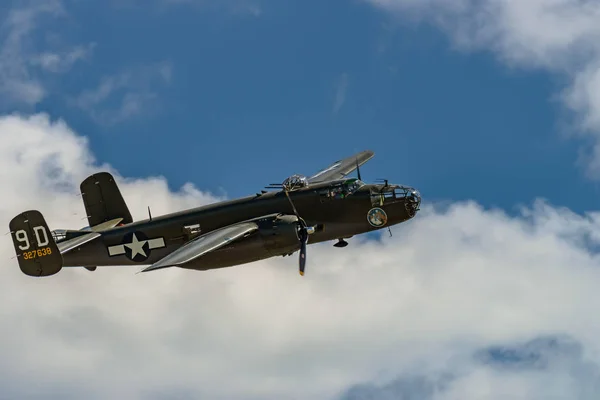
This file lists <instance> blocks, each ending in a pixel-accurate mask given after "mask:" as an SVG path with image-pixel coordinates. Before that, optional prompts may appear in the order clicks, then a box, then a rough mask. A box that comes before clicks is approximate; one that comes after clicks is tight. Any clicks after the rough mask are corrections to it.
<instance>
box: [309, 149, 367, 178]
mask: <svg viewBox="0 0 600 400" xmlns="http://www.w3.org/2000/svg"><path fill="white" fill-rule="evenodd" d="M374 155H375V153H374V152H373V151H371V150H365V151H361V152H360V153H357V154H355V155H353V156H350V157H347V158H344V159H343V160H339V161H336V162H334V163H333V164H331V165H330V166H329V167H327V168H325V169H322V170H321V171H319V172H317V173H316V174H314V175H313V176H311V177H310V178H308V182H309V183H316V182H325V181H332V180H336V179H342V178H343V177H345V176H346V175H348V174H349V173H351V172H352V171H354V170H355V169H356V168H357V166H360V165H363V164H364V163H366V162H367V161H369V160H370V159H371V158H373V156H374Z"/></svg>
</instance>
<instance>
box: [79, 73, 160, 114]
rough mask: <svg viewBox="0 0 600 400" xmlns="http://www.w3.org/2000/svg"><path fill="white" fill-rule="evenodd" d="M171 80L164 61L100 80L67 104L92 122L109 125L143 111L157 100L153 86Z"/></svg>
mask: <svg viewBox="0 0 600 400" xmlns="http://www.w3.org/2000/svg"><path fill="white" fill-rule="evenodd" d="M171 77H172V65H171V64H170V63H169V62H166V61H165V62H161V63H157V64H154V65H147V66H142V67H132V68H127V69H125V70H123V71H121V72H120V73H118V74H115V75H112V76H106V77H104V78H103V79H102V80H101V82H100V83H99V84H98V86H97V87H96V88H94V89H90V90H86V91H83V92H82V93H80V94H79V95H78V96H77V97H75V98H73V99H71V103H72V104H73V105H75V106H77V107H79V108H81V109H83V110H85V111H87V112H88V113H89V114H90V115H91V117H92V118H93V119H94V120H95V121H96V122H99V123H103V124H106V125H112V124H115V123H118V122H121V121H123V120H125V119H128V118H131V117H135V116H138V115H140V114H142V113H143V112H145V111H147V108H148V107H150V106H151V105H152V104H153V102H154V101H155V100H156V98H157V94H156V93H155V92H154V90H153V88H154V86H155V85H156V84H167V83H169V82H170V81H171ZM114 103H116V105H114Z"/></svg>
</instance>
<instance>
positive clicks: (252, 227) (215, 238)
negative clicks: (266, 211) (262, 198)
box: [140, 222, 258, 272]
mask: <svg viewBox="0 0 600 400" xmlns="http://www.w3.org/2000/svg"><path fill="white" fill-rule="evenodd" d="M257 229H258V225H257V224H256V223H255V222H242V223H239V224H235V225H229V226H226V227H224V228H221V229H218V230H216V231H212V232H209V233H207V234H205V235H202V236H199V237H197V238H196V239H193V240H192V241H190V242H188V243H186V244H184V245H183V246H182V247H180V248H179V249H177V250H175V251H174V252H172V253H171V254H169V255H168V256H166V257H164V258H163V259H161V260H160V261H157V262H155V263H154V264H152V265H151V266H149V267H147V268H145V269H143V270H141V271H140V272H148V271H154V270H157V269H161V268H167V267H177V266H180V265H183V264H185V263H188V262H190V261H192V260H194V259H196V258H198V257H201V256H203V255H204V254H206V253H208V252H211V251H213V250H217V249H219V248H221V247H223V246H225V245H227V244H229V243H231V242H233V241H235V240H237V239H239V238H241V237H243V236H245V235H246V234H248V233H251V232H254V231H256V230H257Z"/></svg>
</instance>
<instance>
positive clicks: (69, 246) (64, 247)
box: [58, 232, 102, 254]
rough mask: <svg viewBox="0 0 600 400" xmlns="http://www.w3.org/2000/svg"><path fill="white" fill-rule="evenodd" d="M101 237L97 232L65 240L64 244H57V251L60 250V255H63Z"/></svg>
mask: <svg viewBox="0 0 600 400" xmlns="http://www.w3.org/2000/svg"><path fill="white" fill-rule="evenodd" d="M100 236H102V235H101V234H100V233H98V232H92V233H87V234H85V235H81V236H77V237H74V238H73V239H69V240H65V241H64V242H59V243H58V249H59V250H60V254H65V253H67V252H69V251H71V250H73V249H76V248H77V247H79V246H81V245H83V244H85V243H88V242H91V241H92V240H94V239H96V238H99V237H100Z"/></svg>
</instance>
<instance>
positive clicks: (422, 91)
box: [0, 0, 600, 400]
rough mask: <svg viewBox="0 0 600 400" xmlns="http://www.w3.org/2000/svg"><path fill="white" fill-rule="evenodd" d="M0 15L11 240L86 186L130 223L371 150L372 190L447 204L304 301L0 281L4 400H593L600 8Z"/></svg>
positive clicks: (6, 213) (334, 4) (12, 278)
mask: <svg viewBox="0 0 600 400" xmlns="http://www.w3.org/2000/svg"><path fill="white" fill-rule="evenodd" d="M0 17H1V19H2V24H1V25H0V138H1V139H2V140H0V177H1V178H0V180H1V181H2V182H3V190H4V192H3V193H5V196H4V198H3V202H2V204H0V219H4V220H5V221H6V224H8V220H9V219H10V218H12V217H13V216H14V215H15V214H16V213H18V212H21V211H22V210H23V209H25V208H39V209H40V210H43V212H44V215H45V216H46V217H47V218H48V221H49V222H50V225H51V226H52V227H53V228H54V227H55V226H56V227H75V228H78V227H81V226H83V225H84V224H85V222H83V219H85V218H84V217H82V215H81V212H82V205H81V199H80V198H79V197H76V196H73V192H76V191H77V190H78V185H79V183H80V181H81V180H82V179H83V178H85V177H86V176H88V175H89V174H91V173H92V172H95V171H97V170H98V169H100V168H102V169H103V168H105V167H106V168H111V170H112V171H113V172H115V171H116V172H117V173H118V174H119V176H120V177H123V178H137V179H136V180H132V179H123V180H122V181H121V182H120V187H121V188H122V190H123V192H124V196H125V198H126V201H127V203H128V205H129V206H130V208H131V210H132V213H133V214H134V219H139V218H145V216H146V206H147V205H151V206H152V211H153V215H159V214H163V213H166V212H169V211H175V210H181V209H184V208H191V207H194V206H197V205H201V204H206V203H208V202H213V201H215V200H216V198H215V197H214V196H213V195H216V196H221V195H223V194H226V195H227V196H228V197H238V196H244V195H248V194H252V193H254V192H256V191H258V190H260V189H262V188H263V187H264V186H265V185H268V184H270V183H275V182H281V181H282V180H283V179H285V178H286V177H287V176H289V175H291V174H294V173H303V174H306V175H310V174H312V173H314V172H316V171H317V170H319V169H321V168H323V167H325V166H327V165H329V164H330V163H332V162H333V161H335V160H337V159H338V158H341V157H345V156H348V155H350V154H353V153H355V152H358V151H361V150H363V149H371V150H374V151H375V153H376V156H375V158H374V159H372V160H371V161H370V162H369V163H368V164H367V165H365V166H364V167H363V168H362V176H363V179H364V180H366V181H373V180H375V179H381V178H387V179H389V180H390V181H392V182H396V183H404V184H408V185H412V186H415V187H417V188H418V189H420V191H421V193H422V195H423V198H424V203H425V204H428V205H431V204H435V205H440V204H444V205H447V206H448V207H439V208H436V209H432V208H430V207H423V210H422V211H421V212H420V213H419V214H418V216H417V218H415V219H413V220H411V221H410V222H408V223H406V224H402V225H400V226H398V227H394V228H393V229H394V236H393V238H389V237H388V236H387V232H383V235H384V236H382V237H385V239H384V240H380V241H372V240H367V238H352V239H351V240H350V246H348V247H347V248H345V249H343V250H338V249H334V250H333V251H332V247H331V246H330V245H331V243H326V244H323V245H322V246H320V245H319V246H311V247H310V256H309V260H310V261H309V266H308V268H309V273H307V276H306V277H304V278H306V279H302V280H299V279H298V275H297V264H296V263H297V260H296V259H295V258H293V257H286V258H284V259H283V260H281V259H279V258H278V259H269V260H266V261H263V262H260V263H253V264H251V265H250V266H247V267H239V268H238V267H236V268H230V269H224V270H219V271H208V272H202V273H196V272H195V271H185V270H180V269H172V270H167V271H163V273H157V274H139V275H135V274H133V272H132V270H131V269H127V268H120V267H118V268H104V269H103V268H99V269H98V270H97V271H96V272H94V273H89V272H88V271H83V270H76V271H73V270H70V271H64V270H63V271H61V273H60V274H57V275H56V276H54V277H51V279H49V280H45V281H39V280H30V279H29V277H25V276H23V274H21V273H20V271H19V270H18V267H17V265H16V262H15V261H14V260H12V261H11V263H12V264H11V268H4V269H1V270H0V275H2V276H0V291H1V292H3V293H4V296H5V297H6V299H8V300H7V301H4V302H1V303H0V314H2V315H3V316H4V317H3V318H4V321H5V324H4V326H5V327H6V329H4V330H3V331H2V332H0V352H1V353H2V354H3V360H2V361H0V370H1V371H3V372H4V373H3V374H2V377H1V378H0V387H2V388H3V390H4V393H9V394H11V393H12V394H14V396H15V397H24V396H27V395H31V396H33V397H35V396H41V397H44V395H47V394H53V393H60V395H59V394H57V396H60V397H61V398H63V397H64V393H65V392H68V393H70V394H72V395H74V396H75V395H76V394H77V393H79V392H81V393H83V392H85V393H86V395H87V394H88V393H93V394H94V395H95V396H96V397H95V398H101V399H103V398H123V397H127V398H137V397H136V395H137V396H139V397H141V398H147V397H148V396H153V395H154V396H156V397H157V398H162V397H165V396H167V397H168V396H169V395H171V394H173V393H177V394H181V395H182V396H183V395H188V394H189V396H190V397H191V398H193V397H194V396H198V395H199V394H205V395H206V396H208V397H210V398H215V399H221V398H223V399H229V400H231V399H233V400H237V399H240V400H249V399H254V398H260V399H264V398H266V397H267V398H273V399H277V400H285V399H294V398H303V399H304V398H306V399H313V398H314V399H319V400H321V399H323V400H324V399H328V400H331V399H334V398H336V399H343V400H350V399H352V400H363V399H365V398H373V397H374V398H378V399H382V400H385V399H387V398H397V397H398V396H399V395H400V394H402V395H404V396H405V398H407V399H414V398H418V399H428V398H431V399H433V398H435V399H436V400H439V399H443V400H448V399H456V398H461V399H466V400H475V399H476V400H482V399H485V400H496V399H497V398H514V397H518V396H526V395H529V396H530V397H528V398H531V399H538V398H539V399H546V398H549V397H550V396H553V395H559V397H557V398H560V399H561V400H562V399H565V400H571V399H573V398H582V399H585V400H592V399H594V400H595V399H597V398H598V389H597V388H598V384H597V382H599V381H600V372H599V371H600V359H599V358H598V357H597V356H596V354H600V353H598V351H599V349H600V341H599V340H598V338H599V337H600V325H598V324H597V323H596V322H595V320H594V319H593V318H589V315H592V314H594V313H595V312H596V310H597V309H598V307H599V306H600V297H599V296H598V295H597V284H596V282H598V281H600V270H599V269H598V255H597V253H595V251H596V250H595V249H597V248H599V247H598V246H600V239H599V238H600V225H599V224H598V221H600V217H599V216H598V212H597V198H598V195H600V193H599V191H598V178H599V177H600V173H599V172H600V161H599V160H600V146H599V145H598V143H599V140H598V139H599V137H600V96H599V95H598V93H600V45H599V44H598V43H600V25H598V24H597V20H598V18H600V4H595V3H586V5H583V3H581V2H579V1H577V0H564V1H561V2H553V3H549V2H547V0H527V1H522V2H506V1H502V0H481V1H480V2H471V1H468V0H453V1H450V0H429V1H426V2H414V1H410V0H356V1H347V0H346V1H342V0H331V1H327V2H325V1H322V2H320V1H314V2H306V1H296V0H290V1H285V2H284V1H274V0H273V1H267V0H262V1H259V0H219V1H212V0H203V1H201V0H152V1H142V0H126V1H118V0H111V1H109V2H84V1H76V0H44V1H39V2H36V1H26V0H13V1H11V2H10V3H3V4H2V5H0ZM44 115H49V116H50V118H51V120H50V121H48V120H47V119H45V117H44ZM58 120H62V121H64V124H61V123H58V122H57V121H58ZM82 138H85V139H86V140H87V143H86V142H85V141H82V140H81V139H82ZM89 155H92V156H93V157H95V160H90V159H89ZM105 164H106V165H105ZM48 165H51V166H52V171H51V172H48V171H47V168H48ZM156 176H162V177H164V179H153V177H156ZM187 182H192V183H193V187H191V186H185V187H183V188H182V186H183V185H184V184H186V183H187ZM65 187H67V188H68V189H69V190H67V191H65V190H64V188H65ZM540 198H541V199H548V200H549V202H550V204H545V203H543V202H539V199H540ZM41 200H43V201H41ZM464 200H472V201H471V202H465V201H464ZM523 205H526V206H527V209H526V210H525V211H524V212H523V213H519V212H518V211H520V209H519V207H521V206H523ZM480 206H483V207H480ZM491 207H499V208H501V209H502V210H503V211H504V212H505V213H497V212H492V211H489V208H491ZM77 213H79V214H77ZM585 213H591V217H588V216H586V215H584V214H585ZM6 224H5V225H6ZM396 233H397V234H396ZM2 246H4V247H2ZM0 253H2V255H3V256H6V259H10V258H11V257H12V256H13V255H14V250H13V248H12V243H9V242H8V241H5V242H4V243H2V244H0ZM42 305H43V306H42ZM82 321H83V322H82ZM40 332H43V333H44V334H43V335H40ZM148 332H151V334H148ZM199 338H200V340H199ZM115 349H118V351H115ZM63 357H64V358H63ZM59 358H60V359H61V360H64V362H62V361H61V364H60V365H57V364H56V363H55V360H58V359H59ZM131 371H135V374H132V373H131ZM32 375H35V376H44V377H45V378H46V379H47V380H46V381H44V382H43V383H39V384H37V382H36V384H30V382H31V379H30V377H31V376H32ZM90 376H94V377H95V378H96V379H89V377H90ZM299 376H301V378H299ZM123 377H126V378H125V379H123ZM23 382H27V384H24V383H23ZM307 382H309V383H310V384H307ZM161 396H162V397H161ZM386 396H387V397H386ZM497 396H499V397H497ZM502 396H504V397H502ZM561 396H562V397H561ZM577 396H579V397H577ZM79 397H81V396H79Z"/></svg>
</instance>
